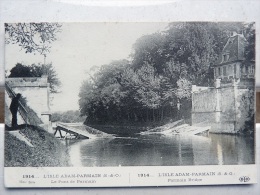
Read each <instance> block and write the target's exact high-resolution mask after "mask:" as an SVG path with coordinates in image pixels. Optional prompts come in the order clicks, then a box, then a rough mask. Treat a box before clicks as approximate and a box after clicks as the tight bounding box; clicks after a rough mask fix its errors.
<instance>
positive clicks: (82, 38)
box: [5, 22, 168, 112]
mask: <svg viewBox="0 0 260 195" xmlns="http://www.w3.org/2000/svg"><path fill="white" fill-rule="evenodd" d="M167 25H168V24H167V23H151V22H150V23H62V27H61V28H62V31H61V32H60V33H58V34H57V40H56V41H55V42H53V43H52V45H51V46H52V48H51V50H50V53H49V54H47V57H46V63H52V65H53V67H54V68H55V70H56V72H57V74H58V77H59V79H60V81H61V84H62V86H61V87H60V91H61V92H60V93H58V94H53V95H52V97H51V105H50V106H51V110H52V111H53V112H55V111H66V110H79V106H78V94H79V89H80V86H81V84H82V82H83V81H84V80H85V79H87V78H88V76H87V73H88V72H89V71H90V68H91V67H93V66H101V65H104V64H109V63H110V62H111V61H113V60H120V59H129V55H130V54H131V52H132V51H133V50H132V46H133V44H134V43H135V41H136V40H137V39H138V38H140V37H141V36H142V35H147V34H152V33H155V32H160V31H163V30H165V29H166V28H167ZM18 62H19V63H23V64H25V65H31V64H33V63H35V64H38V63H43V62H44V57H43V56H41V55H39V54H32V53H25V50H22V49H21V48H20V47H19V46H18V45H11V44H7V45H6V47H5V69H6V70H7V71H10V70H11V69H12V67H14V66H15V64H16V63H18Z"/></svg>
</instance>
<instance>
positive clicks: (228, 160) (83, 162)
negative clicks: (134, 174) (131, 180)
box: [68, 134, 254, 167]
mask: <svg viewBox="0 0 260 195" xmlns="http://www.w3.org/2000/svg"><path fill="white" fill-rule="evenodd" d="M73 142H74V143H73ZM68 149H69V150H68V151H69V155H70V157H71V163H72V165H73V166H84V167H93V166H97V167H103V166H185V165H235V164H253V163H254V141H253V138H250V137H246V136H235V135H225V134H210V135H209V136H208V137H205V136H180V135H174V136H170V137H168V136H167V137H166V136H161V135H135V136H131V137H117V138H114V139H102V138H101V139H94V140H81V141H72V142H70V143H69V145H68Z"/></svg>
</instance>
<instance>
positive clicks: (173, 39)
mask: <svg viewBox="0 0 260 195" xmlns="http://www.w3.org/2000/svg"><path fill="white" fill-rule="evenodd" d="M243 25H244V24H243V23H213V22H196V23H195V22H193V23H186V22H180V23H172V24H170V25H169V27H168V29H167V30H166V31H165V32H161V33H154V34H151V35H145V36H142V37H141V38H139V39H138V40H137V41H136V43H135V44H134V45H133V53H132V56H131V57H132V60H131V61H127V60H119V61H114V62H112V63H110V64H107V65H104V66H102V67H101V68H100V69H99V70H97V69H96V71H95V74H89V76H90V78H91V79H89V80H86V81H84V82H83V84H82V87H81V89H80V94H79V97H80V99H79V105H80V109H81V114H82V115H86V116H87V121H86V122H87V123H99V124H100V123H109V124H111V123H114V122H117V123H120V124H121V123H122V122H125V121H127V122H129V123H133V122H134V123H142V124H143V123H144V122H149V123H151V122H152V123H161V122H163V121H167V119H174V118H175V119H177V117H178V116H177V115H178V114H177V113H180V115H181V116H183V117H185V118H186V119H189V118H190V113H191V85H192V84H196V85H209V86H210V85H211V84H212V83H213V78H214V77H213V69H212V65H213V64H214V63H215V61H216V60H217V59H218V56H219V54H220V53H221V51H222V49H223V47H224V45H225V43H226V41H227V39H228V37H229V36H230V33H231V31H237V32H240V31H241V30H243V28H244V27H243ZM248 27H249V26H248ZM248 29H250V28H248ZM250 32H253V31H252V30H250ZM252 35H253V33H252ZM252 39H253V36H252ZM251 48H252V47H251ZM178 102H179V104H178V105H181V106H180V110H179V109H178V106H177V103H178Z"/></svg>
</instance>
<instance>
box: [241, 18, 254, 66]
mask: <svg viewBox="0 0 260 195" xmlns="http://www.w3.org/2000/svg"><path fill="white" fill-rule="evenodd" d="M244 34H245V38H246V40H247V42H248V44H247V45H246V47H245V60H246V61H254V60H255V23H254V22H253V23H249V24H246V25H245V27H244Z"/></svg>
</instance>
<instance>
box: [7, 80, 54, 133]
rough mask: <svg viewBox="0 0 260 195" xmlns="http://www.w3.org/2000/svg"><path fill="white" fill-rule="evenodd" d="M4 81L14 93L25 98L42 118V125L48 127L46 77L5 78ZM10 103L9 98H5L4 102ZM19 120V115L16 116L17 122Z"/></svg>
mask: <svg viewBox="0 0 260 195" xmlns="http://www.w3.org/2000/svg"><path fill="white" fill-rule="evenodd" d="M6 82H7V84H8V85H9V86H10V87H11V88H12V90H13V91H14V92H15V93H16V94H17V93H20V94H21V95H22V97H23V98H25V99H26V103H27V105H28V106H29V107H30V108H31V109H32V110H33V111H34V112H35V113H36V114H37V116H38V117H39V118H40V119H41V120H42V122H43V125H42V126H43V127H44V128H45V129H50V127H51V125H50V107H49V83H48V82H47V77H39V78H38V77H37V78H34V77H33V78H31V77H30V78H7V79H6ZM6 95H7V93H6ZM10 103H11V98H9V97H8V98H6V104H7V105H8V106H9V105H10ZM8 111H9V110H8ZM10 116H11V115H10ZM21 120H22V119H21V117H18V123H19V121H20V122H21Z"/></svg>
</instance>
